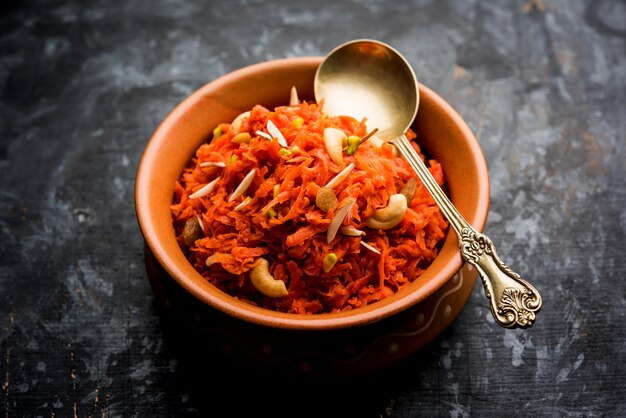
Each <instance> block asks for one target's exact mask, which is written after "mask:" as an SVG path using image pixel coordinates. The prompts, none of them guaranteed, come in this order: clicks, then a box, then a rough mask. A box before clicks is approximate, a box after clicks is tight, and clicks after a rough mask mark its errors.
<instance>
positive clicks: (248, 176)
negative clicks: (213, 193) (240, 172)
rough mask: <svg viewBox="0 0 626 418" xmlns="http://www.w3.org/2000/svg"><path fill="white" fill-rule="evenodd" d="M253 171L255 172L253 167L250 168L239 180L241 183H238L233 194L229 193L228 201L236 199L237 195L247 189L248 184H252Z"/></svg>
mask: <svg viewBox="0 0 626 418" xmlns="http://www.w3.org/2000/svg"><path fill="white" fill-rule="evenodd" d="M255 173H256V170H255V169H254V168H253V169H252V170H250V172H249V173H248V174H246V176H245V177H244V178H243V180H241V183H239V186H237V188H236V189H235V191H234V192H233V194H231V195H230V197H229V198H228V201H229V202H232V201H233V200H235V199H237V198H238V197H239V196H241V195H242V194H244V193H245V192H246V190H248V187H250V185H251V184H252V180H254V175H255Z"/></svg>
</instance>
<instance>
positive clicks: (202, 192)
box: [189, 177, 219, 199]
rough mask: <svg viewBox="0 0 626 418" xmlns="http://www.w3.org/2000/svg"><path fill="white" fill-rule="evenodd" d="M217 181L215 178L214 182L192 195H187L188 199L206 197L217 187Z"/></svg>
mask: <svg viewBox="0 0 626 418" xmlns="http://www.w3.org/2000/svg"><path fill="white" fill-rule="evenodd" d="M218 180H219V177H218V178H216V179H215V180H213V181H212V182H210V183H207V184H206V185H204V186H203V187H202V188H200V189H198V190H196V191H195V192H193V193H192V194H190V195H189V198H190V199H197V198H199V197H202V196H206V195H208V194H209V193H211V192H212V191H213V189H215V186H216V185H217V181H218Z"/></svg>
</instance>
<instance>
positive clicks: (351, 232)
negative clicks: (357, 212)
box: [339, 225, 365, 237]
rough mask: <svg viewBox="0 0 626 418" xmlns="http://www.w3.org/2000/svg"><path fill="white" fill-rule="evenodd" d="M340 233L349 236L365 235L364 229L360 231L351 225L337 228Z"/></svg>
mask: <svg viewBox="0 0 626 418" xmlns="http://www.w3.org/2000/svg"><path fill="white" fill-rule="evenodd" d="M339 230H340V231H341V233H342V234H344V235H347V236H349V237H362V236H365V231H361V230H360V229H356V228H355V227H353V226H352V225H349V226H342V227H341V228H339Z"/></svg>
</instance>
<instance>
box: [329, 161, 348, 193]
mask: <svg viewBox="0 0 626 418" xmlns="http://www.w3.org/2000/svg"><path fill="white" fill-rule="evenodd" d="M354 167H355V165H354V163H350V164H348V166H347V167H346V168H344V169H343V170H341V171H340V172H339V174H337V175H336V176H335V177H333V178H332V180H331V181H329V182H328V183H326V186H324V187H328V188H330V189H334V188H335V187H337V186H338V185H339V184H341V182H342V181H344V180H345V179H347V178H348V176H349V175H350V173H351V172H352V170H354Z"/></svg>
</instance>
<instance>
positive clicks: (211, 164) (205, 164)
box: [200, 161, 226, 168]
mask: <svg viewBox="0 0 626 418" xmlns="http://www.w3.org/2000/svg"><path fill="white" fill-rule="evenodd" d="M200 167H203V168H204V167H220V168H224V167H226V164H224V163H223V162H221V161H205V162H203V163H200Z"/></svg>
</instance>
